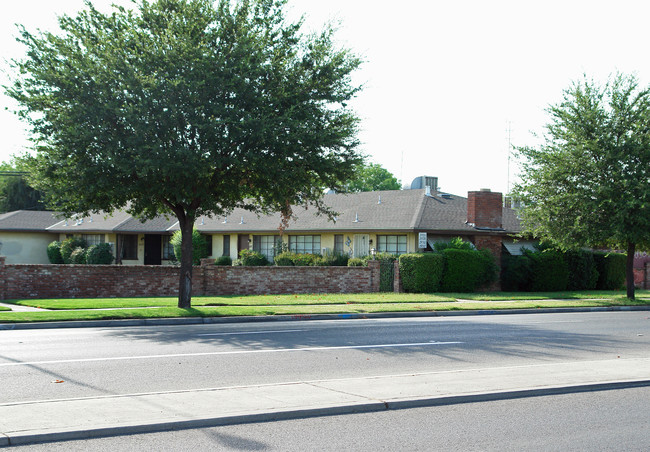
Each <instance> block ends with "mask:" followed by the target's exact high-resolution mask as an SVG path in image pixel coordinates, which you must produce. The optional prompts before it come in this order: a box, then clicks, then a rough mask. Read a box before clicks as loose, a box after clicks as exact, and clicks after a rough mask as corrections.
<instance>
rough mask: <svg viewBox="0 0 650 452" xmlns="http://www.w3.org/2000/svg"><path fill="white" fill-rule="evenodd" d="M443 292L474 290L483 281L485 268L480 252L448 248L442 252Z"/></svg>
mask: <svg viewBox="0 0 650 452" xmlns="http://www.w3.org/2000/svg"><path fill="white" fill-rule="evenodd" d="M442 255H443V257H444V262H445V264H444V272H443V275H442V284H441V290H442V291H443V292H474V290H476V288H477V287H478V286H479V285H480V284H481V283H482V282H483V278H484V274H485V271H486V270H485V268H484V263H483V259H482V257H481V256H480V253H479V252H477V251H474V250H463V249H456V248H447V249H446V250H444V251H443V252H442Z"/></svg>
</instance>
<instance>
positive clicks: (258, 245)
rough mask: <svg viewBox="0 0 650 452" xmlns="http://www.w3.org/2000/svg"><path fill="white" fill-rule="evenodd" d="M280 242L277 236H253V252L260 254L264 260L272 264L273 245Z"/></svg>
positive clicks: (273, 255)
mask: <svg viewBox="0 0 650 452" xmlns="http://www.w3.org/2000/svg"><path fill="white" fill-rule="evenodd" d="M278 240H280V237H278V236H277V235H254V236H253V251H257V252H258V253H262V254H263V255H265V256H266V258H267V259H268V260H269V261H270V262H273V258H274V257H275V244H276V242H277V241H278Z"/></svg>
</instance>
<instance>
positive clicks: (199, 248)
mask: <svg viewBox="0 0 650 452" xmlns="http://www.w3.org/2000/svg"><path fill="white" fill-rule="evenodd" d="M169 242H170V243H171V244H172V247H173V248H174V255H175V256H176V259H177V260H179V261H180V260H181V254H182V253H181V242H182V237H181V231H176V232H174V235H172V238H171V239H170V241H169ZM208 255H209V253H208V246H207V243H206V241H205V237H203V234H201V233H200V232H199V231H198V230H196V228H195V229H193V230H192V264H194V265H199V264H200V263H201V259H204V258H206V257H208Z"/></svg>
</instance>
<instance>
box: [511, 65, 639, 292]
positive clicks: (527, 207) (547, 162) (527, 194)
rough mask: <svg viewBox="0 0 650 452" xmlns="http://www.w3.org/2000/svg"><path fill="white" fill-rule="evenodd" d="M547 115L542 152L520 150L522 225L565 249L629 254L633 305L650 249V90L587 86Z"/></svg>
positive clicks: (620, 84) (624, 80)
mask: <svg viewBox="0 0 650 452" xmlns="http://www.w3.org/2000/svg"><path fill="white" fill-rule="evenodd" d="M548 113H549V114H550V117H551V120H550V122H549V123H548V124H547V126H546V133H545V135H544V137H543V144H541V145H540V146H539V147H521V148H518V153H519V155H520V156H521V157H523V164H522V173H521V183H520V184H518V185H517V186H516V187H515V196H517V197H518V198H519V199H521V201H522V202H523V205H524V208H523V210H522V212H521V213H522V220H523V225H524V227H525V229H526V231H527V232H529V233H531V234H533V235H534V236H536V237H540V238H542V239H545V240H547V241H549V242H551V243H553V244H555V245H558V246H560V247H561V248H564V249H570V248H577V247H581V246H590V247H609V248H612V249H624V250H626V251H627V272H626V280H627V294H628V297H630V298H634V276H633V259H634V252H635V249H636V247H637V246H647V245H648V244H650V90H649V89H648V88H643V87H640V86H639V83H638V81H637V80H636V78H635V77H632V76H625V75H621V74H617V75H616V76H614V77H612V79H611V80H610V81H609V82H608V83H607V84H605V85H602V86H601V85H600V84H598V83H596V82H594V81H592V80H588V79H587V78H585V79H584V80H582V81H579V82H575V83H573V84H572V85H571V87H570V88H568V89H567V90H565V92H564V96H563V101H562V102H560V103H559V104H557V105H553V106H551V107H549V108H548Z"/></svg>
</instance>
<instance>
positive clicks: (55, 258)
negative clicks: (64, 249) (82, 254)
mask: <svg viewBox="0 0 650 452" xmlns="http://www.w3.org/2000/svg"><path fill="white" fill-rule="evenodd" d="M47 259H48V260H49V261H50V264H62V263H63V257H62V256H61V242H58V241H54V242H52V243H50V244H49V245H47Z"/></svg>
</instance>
